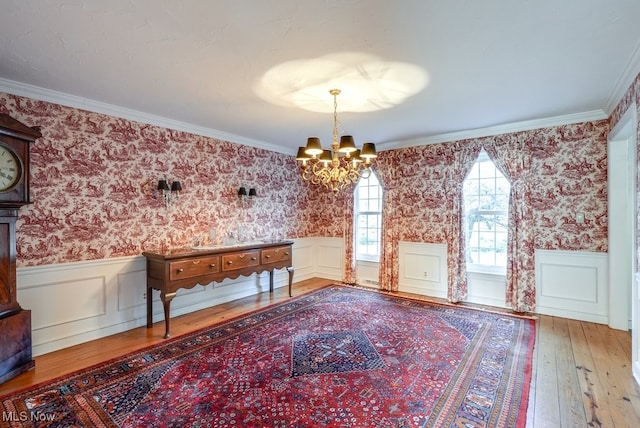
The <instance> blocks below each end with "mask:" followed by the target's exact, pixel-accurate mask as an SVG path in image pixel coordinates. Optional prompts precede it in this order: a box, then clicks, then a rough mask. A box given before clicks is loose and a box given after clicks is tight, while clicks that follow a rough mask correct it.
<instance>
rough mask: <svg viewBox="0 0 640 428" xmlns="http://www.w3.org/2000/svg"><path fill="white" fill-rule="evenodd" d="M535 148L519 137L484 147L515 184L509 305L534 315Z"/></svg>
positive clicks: (510, 226) (503, 138)
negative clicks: (533, 169) (532, 200)
mask: <svg viewBox="0 0 640 428" xmlns="http://www.w3.org/2000/svg"><path fill="white" fill-rule="evenodd" d="M531 147H532V145H531V144H527V142H526V140H525V139H523V138H518V135H505V136H499V137H496V138H494V139H492V140H490V141H487V142H485V144H484V149H485V151H486V152H487V154H488V155H489V157H490V158H491V160H492V161H493V162H494V164H495V165H496V167H497V168H498V169H499V170H500V172H502V174H504V176H505V177H506V178H507V179H508V180H509V181H510V182H511V193H510V195H509V223H508V238H507V239H508V241H507V289H506V302H507V304H508V305H510V306H511V308H512V309H513V310H514V311H517V312H531V311H533V310H534V308H535V260H534V256H535V249H534V234H533V230H534V221H533V208H532V205H531V182H532V170H531V162H532V153H531Z"/></svg>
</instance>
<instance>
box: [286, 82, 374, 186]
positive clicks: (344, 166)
mask: <svg viewBox="0 0 640 428" xmlns="http://www.w3.org/2000/svg"><path fill="white" fill-rule="evenodd" d="M329 93H330V94H331V95H333V143H331V150H325V149H323V148H322V145H321V144H320V138H318V137H309V138H308V139H307V145H306V147H299V148H298V154H297V156H296V160H298V161H300V169H301V172H302V178H303V179H304V180H305V181H310V182H311V183H313V184H323V185H324V186H325V187H326V188H327V189H330V190H331V191H332V192H333V193H334V194H335V193H338V191H339V190H340V189H343V188H344V187H346V186H348V185H349V184H351V183H356V182H357V181H358V179H359V178H360V177H363V178H367V177H369V174H370V173H371V170H370V167H371V164H372V162H373V159H374V158H375V157H377V154H376V146H375V144H373V143H364V144H363V145H362V150H359V149H358V148H357V147H356V145H355V143H354V141H353V136H351V135H343V136H341V137H340V141H338V95H339V94H340V89H331V90H330V91H329Z"/></svg>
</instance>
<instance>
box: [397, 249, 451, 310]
mask: <svg viewBox="0 0 640 428" xmlns="http://www.w3.org/2000/svg"><path fill="white" fill-rule="evenodd" d="M398 257H399V263H400V273H399V274H400V278H399V281H398V290H399V291H404V292H407V293H415V294H421V295H425V296H431V297H442V298H446V297H447V281H448V274H447V245H446V244H425V243H416V242H400V245H399V255H398Z"/></svg>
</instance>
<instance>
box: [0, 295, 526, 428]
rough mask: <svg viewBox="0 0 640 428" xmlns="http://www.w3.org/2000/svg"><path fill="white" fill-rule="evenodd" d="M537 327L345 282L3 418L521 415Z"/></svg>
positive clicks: (392, 420)
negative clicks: (349, 284) (345, 283)
mask: <svg viewBox="0 0 640 428" xmlns="http://www.w3.org/2000/svg"><path fill="white" fill-rule="evenodd" d="M534 337H535V325H534V321H533V320H531V319H526V318H520V317H515V316H510V315H505V314H496V313H492V312H486V311H478V310H472V309H465V308H462V307H457V306H453V305H438V304H433V303H428V302H424V301H419V300H411V299H405V298H400V297H396V296H393V295H390V294H386V293H379V292H375V291H367V290H362V289H359V288H354V287H344V286H338V285H335V286H330V287H327V288H323V289H320V290H317V291H315V292H312V293H309V294H305V295H301V296H299V297H296V298H294V299H291V300H289V301H287V302H284V303H281V304H277V305H273V306H270V307H267V308H265V309H262V310H258V311H255V312H252V313H250V314H248V315H245V316H242V317H239V318H235V319H232V320H230V321H227V322H225V323H221V324H216V325H213V326H211V327H208V328H206V329H203V330H200V331H197V332H194V333H191V334H188V335H185V336H181V337H177V338H174V339H170V340H167V341H166V342H165V343H163V344H161V345H156V346H153V347H150V348H147V349H145V350H142V351H138V352H134V353H131V354H130V355H127V356H125V357H122V358H119V359H117V360H113V361H109V362H107V363H103V364H100V365H98V366H95V367H92V368H90V369H87V370H83V371H80V372H78V373H76V374H74V375H72V376H68V377H65V378H62V379H58V380H55V381H52V382H49V383H46V384H42V385H38V386H36V387H33V388H31V389H29V390H26V391H22V392H20V393H17V394H14V395H10V396H6V397H3V398H0V411H1V412H2V415H3V416H2V417H3V419H2V420H0V425H1V426H16V427H20V426H38V427H53V426H100V427H104V426H117V427H145V426H147V427H149V426H151V427H453V426H455V427H517V426H524V425H525V419H526V412H527V401H528V393H529V383H530V380H531V357H532V351H533V345H534V343H533V342H534Z"/></svg>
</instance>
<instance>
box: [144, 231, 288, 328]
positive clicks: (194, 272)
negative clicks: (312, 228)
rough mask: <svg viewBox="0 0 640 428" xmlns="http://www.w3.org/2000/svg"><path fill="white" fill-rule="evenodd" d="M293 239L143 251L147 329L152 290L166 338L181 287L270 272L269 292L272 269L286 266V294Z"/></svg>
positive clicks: (150, 323) (151, 304)
mask: <svg viewBox="0 0 640 428" xmlns="http://www.w3.org/2000/svg"><path fill="white" fill-rule="evenodd" d="M292 245H293V242H292V241H278V242H264V243H244V244H242V243H241V244H237V245H233V246H208V247H206V246H205V247H195V248H181V249H173V250H168V251H165V252H148V251H145V252H143V253H142V255H143V256H145V257H146V258H147V328H151V326H152V325H153V302H152V293H151V291H152V290H153V289H155V290H160V300H161V301H162V305H163V307H164V322H165V334H164V337H165V339H166V338H168V337H170V336H171V332H170V324H169V321H170V318H171V312H170V307H171V300H173V298H174V297H175V296H176V292H177V290H178V289H180V288H192V287H195V286H196V285H198V284H200V285H207V284H209V283H211V282H213V281H222V280H223V279H226V278H237V277H239V276H240V275H244V276H247V275H251V274H252V273H260V272H264V271H269V292H271V293H272V292H273V272H274V270H275V269H283V268H286V269H287V272H288V273H289V296H291V284H292V282H293V266H292V264H291V259H292V254H293V252H292Z"/></svg>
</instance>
